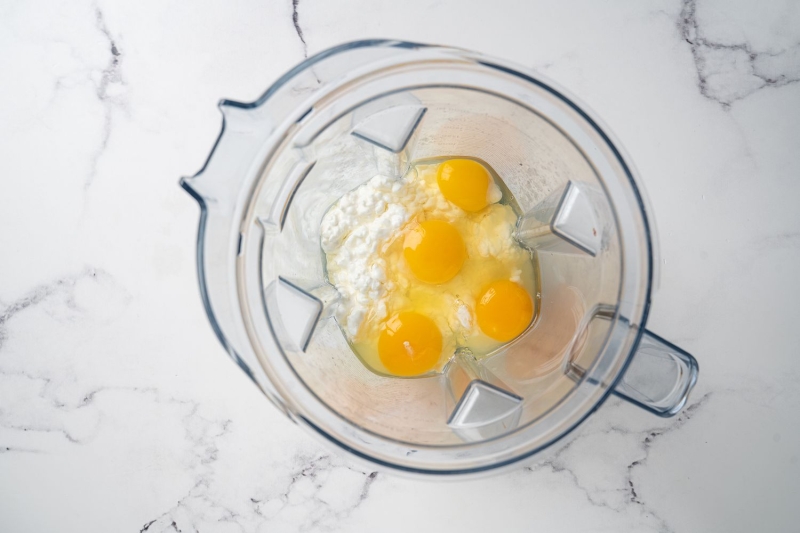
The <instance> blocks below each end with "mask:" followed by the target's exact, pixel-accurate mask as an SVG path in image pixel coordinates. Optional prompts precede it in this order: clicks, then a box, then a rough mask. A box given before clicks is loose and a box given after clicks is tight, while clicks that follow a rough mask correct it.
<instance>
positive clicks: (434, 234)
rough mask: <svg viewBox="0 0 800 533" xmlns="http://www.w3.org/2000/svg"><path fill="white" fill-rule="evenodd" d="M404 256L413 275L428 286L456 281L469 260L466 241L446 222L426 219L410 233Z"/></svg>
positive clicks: (406, 239) (405, 242) (404, 243)
mask: <svg viewBox="0 0 800 533" xmlns="http://www.w3.org/2000/svg"><path fill="white" fill-rule="evenodd" d="M403 256H404V257H405V259H406V262H407V263H408V266H409V268H410V269H411V272H413V273H414V275H415V276H416V277H417V278H418V279H420V280H421V281H424V282H425V283H433V284H440V283H445V282H446V281H450V280H451V279H453V278H454V277H455V276H456V274H458V272H459V271H460V270H461V267H462V266H463V264H464V261H465V260H466V258H467V251H466V249H465V247H464V240H463V239H462V238H461V234H460V233H459V232H458V230H457V229H456V228H454V227H453V226H452V225H451V224H448V223H447V222H445V221H444V220H426V221H425V222H422V223H421V224H419V225H417V226H416V227H414V228H413V229H411V231H409V232H408V234H406V237H405V239H404V241H403Z"/></svg>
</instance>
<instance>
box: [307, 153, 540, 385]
mask: <svg viewBox="0 0 800 533" xmlns="http://www.w3.org/2000/svg"><path fill="white" fill-rule="evenodd" d="M519 212H520V211H519V208H518V207H517V206H516V204H515V202H514V198H513V196H512V195H511V194H510V192H509V191H508V189H507V188H506V187H505V185H504V184H503V182H502V180H501V179H500V177H499V176H498V175H497V174H496V173H495V172H494V171H493V170H492V169H491V168H490V167H489V166H488V165H486V164H485V163H481V162H478V161H476V160H473V159H465V158H464V159H462V158H459V159H439V160H426V161H418V162H417V163H416V164H413V165H411V167H410V169H409V171H408V172H407V173H406V174H405V175H404V176H403V177H402V178H400V179H394V178H390V177H387V176H382V175H377V176H375V177H374V178H372V179H371V180H369V181H367V182H366V183H364V184H362V185H361V186H359V187H357V188H356V189H354V190H352V191H350V192H348V193H347V194H345V195H344V196H342V197H341V198H340V199H339V200H338V201H337V202H336V203H335V204H334V205H333V206H332V207H331V208H330V209H329V210H328V211H327V213H326V214H325V216H324V217H323V219H322V223H321V227H320V233H321V245H322V250H323V251H324V253H325V261H326V268H327V277H328V280H329V281H330V283H331V284H332V285H334V286H335V287H336V289H337V290H338V292H339V294H340V296H341V299H340V301H339V303H338V306H337V308H336V315H335V316H336V320H337V322H338V324H339V326H340V328H341V329H342V331H343V332H344V334H345V337H346V338H347V339H348V341H349V343H350V345H351V347H352V348H353V351H354V353H355V354H356V355H358V356H359V357H360V358H361V360H362V362H363V363H364V364H365V365H366V366H367V367H368V368H370V369H371V370H373V371H374V372H377V373H379V374H384V375H391V376H402V377H412V376H423V375H429V374H430V373H431V372H436V371H440V370H441V369H442V367H443V366H444V364H445V363H446V362H447V361H448V359H450V357H451V356H452V355H453V353H454V352H456V351H457V350H459V349H461V350H469V351H470V352H471V353H472V354H473V355H475V356H476V357H478V358H480V357H481V356H484V355H487V354H489V353H492V352H494V351H495V350H497V349H498V348H500V347H501V346H503V345H505V344H507V343H508V342H510V341H512V340H513V339H515V338H516V337H517V336H519V335H520V334H521V333H523V332H524V331H525V330H526V329H527V328H528V327H529V326H530V325H531V323H532V322H533V319H534V317H535V314H536V305H535V300H534V298H533V297H532V295H534V294H536V273H535V267H534V262H533V258H532V256H531V252H530V251H529V250H526V249H525V248H522V247H521V246H520V245H519V244H518V243H517V241H516V240H515V239H514V237H513V235H514V229H515V227H516V224H517V220H518V219H519Z"/></svg>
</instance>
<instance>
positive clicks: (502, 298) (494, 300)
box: [475, 279, 533, 342]
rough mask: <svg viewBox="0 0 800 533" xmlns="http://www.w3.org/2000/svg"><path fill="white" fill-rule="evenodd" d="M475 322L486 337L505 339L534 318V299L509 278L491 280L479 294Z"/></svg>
mask: <svg viewBox="0 0 800 533" xmlns="http://www.w3.org/2000/svg"><path fill="white" fill-rule="evenodd" d="M475 314H476V315H477V318H478V326H479V327H480V328H481V330H482V331H483V332H484V333H485V334H486V335H488V336H489V337H491V338H493V339H495V340H498V341H502V342H508V341H510V340H512V339H514V338H516V337H517V336H518V335H519V334H520V333H522V332H523V331H525V328H527V327H528V324H530V323H531V320H532V319H533V302H532V301H531V296H530V294H528V291H526V290H525V288H524V287H522V285H520V284H519V283H515V282H513V281H509V280H506V279H504V280H498V281H495V282H492V283H490V284H489V285H488V286H487V287H485V288H484V289H483V291H482V292H481V294H480V296H479V297H478V304H477V305H476V308H475Z"/></svg>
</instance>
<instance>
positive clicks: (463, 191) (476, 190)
mask: <svg viewBox="0 0 800 533" xmlns="http://www.w3.org/2000/svg"><path fill="white" fill-rule="evenodd" d="M436 181H437V182H438V184H439V189H440V190H441V191H442V195H443V196H444V197H445V198H447V200H448V201H450V202H452V203H454V204H455V205H457V206H458V207H460V208H461V209H463V210H464V211H468V212H470V213H476V212H478V211H480V210H482V209H483V208H485V207H486V206H487V205H489V204H490V203H493V202H496V201H497V200H498V199H499V196H500V194H499V193H500V191H499V189H498V188H497V185H496V184H495V183H494V180H493V179H492V176H491V174H489V171H488V170H487V169H486V167H484V166H483V165H481V164H480V163H478V162H477V161H473V160H472V159H448V160H447V161H445V162H443V163H442V164H441V165H439V170H438V172H437V174H436Z"/></svg>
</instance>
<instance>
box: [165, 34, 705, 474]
mask: <svg viewBox="0 0 800 533" xmlns="http://www.w3.org/2000/svg"><path fill="white" fill-rule="evenodd" d="M220 109H221V110H222V114H223V127H222V132H221V133H220V136H219V138H218V139H217V142H216V144H215V146H214V148H213V150H212V152H211V154H210V156H209V158H208V160H207V162H206V164H205V165H204V167H203V168H202V169H201V170H200V172H198V173H197V174H196V175H195V176H193V177H191V178H185V179H183V180H182V182H181V183H182V186H183V187H184V188H185V189H186V190H187V191H188V192H189V193H190V194H191V195H192V196H193V197H194V198H195V199H196V200H197V201H198V202H199V204H200V206H201V217H200V227H199V234H198V246H197V264H198V274H199V279H200V288H201V293H202V297H203V302H204V305H205V308H206V311H207V313H208V316H209V320H210V322H211V324H212V327H213V328H214V331H215V333H216V335H217V337H218V338H219V340H220V342H221V343H222V345H223V346H224V347H225V349H226V350H227V352H228V353H229V355H230V356H231V357H232V358H233V359H234V360H235V361H236V362H237V363H238V364H239V366H240V367H241V368H242V369H243V370H244V371H245V373H246V374H247V375H248V376H249V377H250V379H252V380H253V381H254V382H255V383H256V384H257V385H258V387H259V388H260V389H261V390H262V391H263V392H264V394H265V395H266V396H267V397H268V398H269V399H270V400H271V401H272V402H273V403H274V404H275V405H277V406H278V407H279V408H280V409H282V410H283V411H284V412H285V413H286V414H287V415H288V416H289V417H290V418H291V419H292V420H294V421H295V422H297V423H298V424H300V425H302V426H304V427H306V428H308V429H309V430H310V431H311V432H312V433H315V434H316V435H318V436H320V437H322V439H323V440H324V441H327V442H328V443H330V444H332V445H333V446H335V447H337V448H339V449H340V450H344V451H346V452H348V453H350V454H351V455H353V456H355V457H357V458H360V459H363V460H366V461H368V462H369V463H370V464H371V465H372V466H373V467H374V466H375V465H377V466H378V467H382V468H384V469H388V470H393V471H398V472H406V473H416V474H422V475H430V476H441V475H448V476H452V475H469V474H473V475H474V474H479V473H484V472H488V471H494V472H496V471H500V470H502V469H507V468H512V467H515V466H517V465H520V464H521V463H523V462H525V461H532V460H535V458H536V454H537V453H538V452H541V451H542V450H544V449H545V448H547V447H548V446H551V445H553V444H554V443H557V442H559V441H561V442H564V440H563V438H564V437H565V436H567V435H568V434H569V433H570V432H571V431H572V430H573V429H574V428H575V427H576V426H577V425H578V424H580V423H581V421H583V420H584V419H585V418H586V417H587V416H588V415H589V414H591V413H592V412H593V411H594V410H595V409H596V408H598V407H599V406H600V404H601V403H602V402H603V401H604V400H605V399H606V398H607V397H608V396H609V394H612V393H613V394H615V395H617V396H619V397H622V398H624V399H626V400H628V401H630V402H632V403H634V404H636V405H638V406H640V407H642V408H644V409H647V410H649V411H651V412H653V413H654V414H656V415H659V416H672V415H674V414H676V413H677V412H678V411H679V410H680V409H681V408H682V407H683V405H684V404H685V402H686V400H687V397H688V395H689V392H690V390H691V389H692V387H693V386H694V383H695V381H696V379H697V372H698V366H697V362H696V361H695V359H694V358H693V357H692V356H691V355H689V354H688V353H686V352H685V351H683V350H681V349H680V348H678V347H676V346H674V345H672V344H670V343H669V342H667V341H665V340H664V339H661V338H660V337H658V336H656V335H654V334H653V333H651V332H649V331H648V330H646V329H645V323H646V321H647V315H648V310H649V305H650V300H651V296H652V292H653V289H654V280H655V279H657V272H656V268H657V264H658V261H657V257H656V253H657V250H656V243H655V232H654V229H653V226H652V220H651V219H649V218H648V217H649V216H650V213H651V211H650V209H649V207H648V205H647V202H646V200H645V198H644V194H643V191H642V188H641V184H640V183H639V179H638V177H637V175H636V172H635V170H634V169H633V167H632V165H631V163H630V161H629V159H628V158H627V157H626V156H625V154H624V152H623V151H622V150H621V148H620V146H619V143H617V142H616V141H615V140H614V139H613V137H612V136H611V135H610V133H609V132H608V130H607V128H605V127H604V126H602V124H601V123H600V122H599V120H598V119H597V118H596V117H594V115H593V114H592V113H591V112H590V111H588V110H587V109H586V107H585V106H583V105H578V104H577V103H576V100H575V98H574V97H572V96H571V95H568V94H567V93H566V92H565V91H564V90H563V89H561V88H559V87H557V86H556V85H555V84H554V83H552V82H551V81H549V80H546V79H544V78H542V77H541V76H539V75H538V74H534V73H531V72H526V71H525V70H523V69H520V68H518V67H516V66H513V65H509V64H508V63H506V62H504V61H499V60H496V59H492V58H488V57H485V56H482V55H480V54H477V53H473V52H469V51H465V50H457V49H452V48H443V47H437V46H427V45H421V44H414V43H407V42H399V41H360V42H354V43H349V44H345V45H341V46H338V47H335V48H332V49H330V50H327V51H325V52H322V53H320V54H318V55H316V56H314V57H312V58H309V59H308V60H306V61H304V62H303V63H302V64H300V65H298V66H297V67H295V68H294V69H292V70H291V71H289V72H288V73H287V74H285V75H284V76H283V77H282V78H281V79H280V80H278V81H277V82H276V83H275V84H274V85H273V86H272V87H271V88H270V89H269V90H268V91H267V92H266V93H265V94H264V95H263V96H262V97H261V98H259V99H258V100H257V101H255V102H253V103H247V104H243V103H238V102H232V101H227V100H223V101H222V102H220ZM441 157H469V158H474V159H478V160H480V161H484V162H486V163H487V164H488V165H489V166H490V167H491V168H493V169H494V170H495V171H496V172H497V174H498V175H499V176H501V177H502V179H503V181H504V183H505V185H506V186H507V187H508V190H509V191H510V193H511V194H512V195H513V197H514V199H515V201H516V203H517V204H518V205H519V208H520V210H521V212H522V215H521V216H520V218H519V222H518V224H517V228H516V232H515V235H514V237H515V239H516V240H517V242H518V243H519V244H520V245H521V246H523V247H525V248H526V249H528V250H530V252H531V257H532V259H533V260H534V261H535V264H536V268H537V272H538V278H539V279H538V292H537V294H536V306H537V308H538V314H537V317H536V319H535V321H534V323H533V324H532V325H531V326H530V327H529V328H528V330H527V331H526V332H525V333H524V334H522V335H521V336H520V337H518V338H517V339H515V340H514V341H512V342H511V343H509V344H508V345H506V346H504V347H503V348H502V349H500V350H498V351H496V352H493V353H492V354H490V355H489V356H487V357H482V358H476V357H474V356H472V355H471V354H470V353H469V352H463V351H457V352H456V353H454V354H453V355H452V357H451V358H450V360H449V361H448V363H447V364H446V366H445V367H444V369H443V370H442V371H441V372H440V373H436V374H434V375H426V376H424V377H421V378H418V379H399V378H393V377H387V376H382V375H378V374H376V373H373V372H372V371H370V370H369V369H368V368H366V367H365V366H364V365H363V364H362V363H361V362H360V360H359V359H358V358H357V357H356V356H355V355H354V354H353V353H352V351H351V348H350V347H349V345H348V342H347V340H346V339H345V337H344V335H343V334H342V332H341V330H340V328H339V327H338V325H337V324H336V321H335V317H334V316H333V311H334V310H335V309H336V306H337V305H338V297H339V295H338V293H337V291H336V289H335V287H333V286H332V285H331V284H330V283H329V282H328V281H327V278H326V274H325V269H324V254H323V252H322V250H321V247H320V222H321V220H322V217H323V215H324V214H325V212H326V211H327V210H328V209H329V208H330V206H331V205H332V204H333V203H334V202H335V201H336V200H337V199H338V198H340V197H341V196H342V195H343V194H345V193H346V192H348V191H350V190H352V189H354V188H355V187H357V186H359V185H360V184H362V183H364V182H365V181H367V180H369V179H370V178H372V177H373V176H375V175H376V174H382V175H385V176H390V177H393V178H398V179H399V178H400V177H401V176H403V175H404V173H405V172H406V171H407V170H408V169H409V167H410V165H411V164H412V163H413V162H415V161H420V160H426V159H431V158H441ZM551 449H552V448H551Z"/></svg>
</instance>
